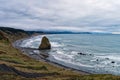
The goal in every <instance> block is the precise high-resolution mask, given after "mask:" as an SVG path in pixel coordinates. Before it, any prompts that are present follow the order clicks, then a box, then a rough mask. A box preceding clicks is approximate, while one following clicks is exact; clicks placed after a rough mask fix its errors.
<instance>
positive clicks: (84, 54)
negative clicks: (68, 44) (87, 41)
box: [78, 53, 86, 55]
mask: <svg viewBox="0 0 120 80" xmlns="http://www.w3.org/2000/svg"><path fill="white" fill-rule="evenodd" d="M78 54H79V55H86V54H84V53H78Z"/></svg>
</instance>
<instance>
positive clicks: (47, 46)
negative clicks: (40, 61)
mask: <svg viewBox="0 0 120 80" xmlns="http://www.w3.org/2000/svg"><path fill="white" fill-rule="evenodd" d="M47 49H51V44H50V41H49V39H48V38H47V37H46V36H44V37H43V38H42V41H41V44H40V46H39V50H47Z"/></svg>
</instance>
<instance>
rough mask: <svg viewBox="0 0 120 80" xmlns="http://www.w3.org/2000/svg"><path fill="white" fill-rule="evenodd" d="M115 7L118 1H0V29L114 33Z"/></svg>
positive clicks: (119, 4)
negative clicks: (0, 27)
mask: <svg viewBox="0 0 120 80" xmlns="http://www.w3.org/2000/svg"><path fill="white" fill-rule="evenodd" d="M119 7H120V1H118V0H117V1H114V0H74V1H73V0H19V1H18V0H0V25H1V26H11V27H14V28H21V29H25V30H68V31H69V30H70V31H95V32H113V33H118V32H120V26H119V25H120V23H119V22H120V15H119V14H120V10H119Z"/></svg>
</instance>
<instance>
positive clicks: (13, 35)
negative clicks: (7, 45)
mask: <svg viewBox="0 0 120 80" xmlns="http://www.w3.org/2000/svg"><path fill="white" fill-rule="evenodd" d="M28 36H29V34H28V33H27V32H26V31H24V30H20V29H14V28H8V27H0V38H1V39H2V40H9V41H10V42H14V41H15V40H18V39H21V38H25V37H28Z"/></svg>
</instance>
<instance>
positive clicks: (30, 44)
mask: <svg viewBox="0 0 120 80" xmlns="http://www.w3.org/2000/svg"><path fill="white" fill-rule="evenodd" d="M43 36H44V35H42V36H41V35H40V36H36V37H32V38H30V39H27V40H24V41H23V42H22V43H21V45H20V46H21V47H27V48H38V47H39V45H40V41H41V38H42V37H43ZM45 36H47V37H48V38H49V39H50V42H51V44H52V49H51V50H50V51H46V52H47V53H48V54H49V55H50V57H49V58H48V59H49V60H51V61H53V62H57V63H59V64H62V65H65V66H68V67H71V68H75V69H78V70H83V71H86V72H90V73H95V74H99V73H100V74H114V75H120V35H112V34H111V35H110V34H109V35H107V34H106V35H105V34H104V35H103V34H51V35H45ZM81 53H82V54H81Z"/></svg>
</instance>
